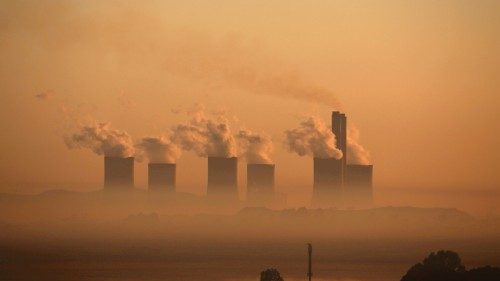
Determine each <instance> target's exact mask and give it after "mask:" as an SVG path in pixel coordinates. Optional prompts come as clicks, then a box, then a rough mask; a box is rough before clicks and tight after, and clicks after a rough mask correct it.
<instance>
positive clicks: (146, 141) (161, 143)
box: [136, 137, 181, 163]
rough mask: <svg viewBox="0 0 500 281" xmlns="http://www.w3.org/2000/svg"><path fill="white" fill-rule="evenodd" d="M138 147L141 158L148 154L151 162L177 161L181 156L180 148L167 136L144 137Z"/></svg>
mask: <svg viewBox="0 0 500 281" xmlns="http://www.w3.org/2000/svg"><path fill="white" fill-rule="evenodd" d="M136 148H137V150H138V156H139V159H140V158H142V154H146V157H147V158H148V159H149V162H150V163H175V162H176V161H177V159H179V157H180V156H181V150H180V148H179V147H178V146H177V145H176V144H174V143H172V142H170V141H169V139H168V138H165V137H144V138H142V139H141V140H140V141H139V142H138V143H137V144H136Z"/></svg>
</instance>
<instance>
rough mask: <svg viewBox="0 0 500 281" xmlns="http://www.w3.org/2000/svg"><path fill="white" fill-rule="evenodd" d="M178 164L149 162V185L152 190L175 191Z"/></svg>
mask: <svg viewBox="0 0 500 281" xmlns="http://www.w3.org/2000/svg"><path fill="white" fill-rule="evenodd" d="M175 183H176V164H172V163H149V164H148V186H149V190H152V191H175Z"/></svg>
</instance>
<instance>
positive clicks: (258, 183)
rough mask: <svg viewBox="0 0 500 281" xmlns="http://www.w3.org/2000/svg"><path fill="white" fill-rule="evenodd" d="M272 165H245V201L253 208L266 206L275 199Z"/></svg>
mask: <svg viewBox="0 0 500 281" xmlns="http://www.w3.org/2000/svg"><path fill="white" fill-rule="evenodd" d="M274 168H275V166H274V164H247V201H248V203H249V204H250V205H253V206H267V205H269V204H271V203H272V201H273V198H274V197H275V192H274Z"/></svg>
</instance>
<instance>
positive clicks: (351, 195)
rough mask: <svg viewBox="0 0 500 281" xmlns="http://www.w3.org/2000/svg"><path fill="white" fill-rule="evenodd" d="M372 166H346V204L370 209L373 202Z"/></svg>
mask: <svg viewBox="0 0 500 281" xmlns="http://www.w3.org/2000/svg"><path fill="white" fill-rule="evenodd" d="M372 182H373V165H355V164H349V165H347V171H346V188H345V189H346V197H347V198H346V204H347V206H348V207H370V206H371V204H372V201H373V183H372Z"/></svg>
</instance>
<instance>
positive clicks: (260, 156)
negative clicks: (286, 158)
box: [236, 130, 273, 164]
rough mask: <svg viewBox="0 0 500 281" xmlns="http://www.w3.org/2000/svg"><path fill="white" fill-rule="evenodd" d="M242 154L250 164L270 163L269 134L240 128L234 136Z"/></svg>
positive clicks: (270, 141)
mask: <svg viewBox="0 0 500 281" xmlns="http://www.w3.org/2000/svg"><path fill="white" fill-rule="evenodd" d="M236 137H237V139H238V140H239V143H240V149H241V150H242V151H243V156H244V157H245V159H246V160H247V162H248V163H250V164H270V163H272V161H271V153H272V152H273V142H272V140H271V138H270V137H269V136H266V135H260V134H257V133H254V132H251V131H249V130H240V131H239V132H238V135H237V136H236Z"/></svg>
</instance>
